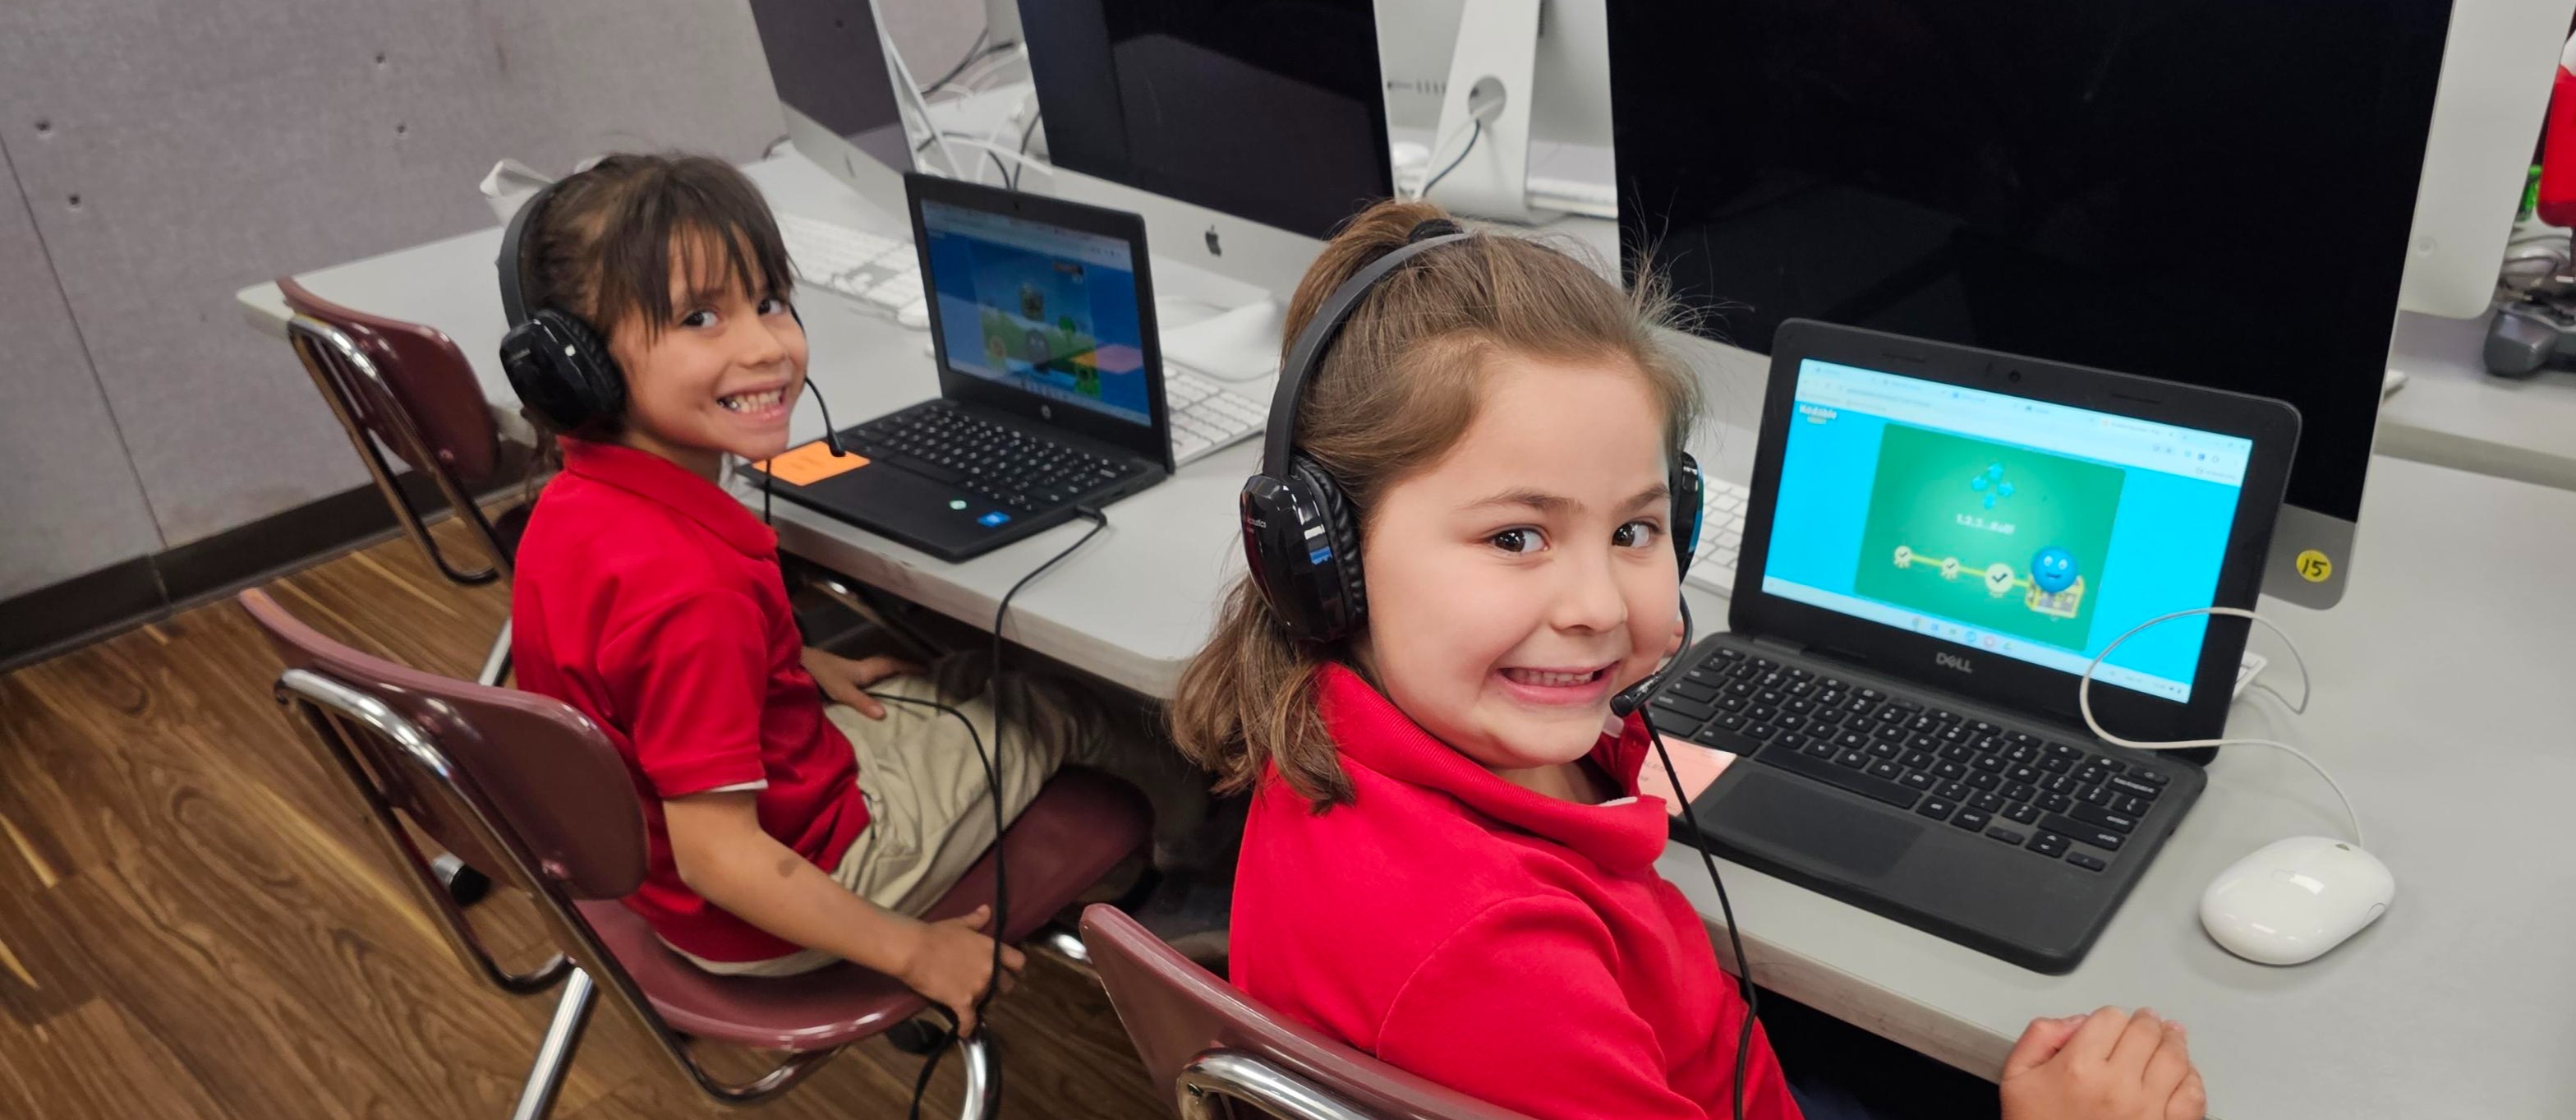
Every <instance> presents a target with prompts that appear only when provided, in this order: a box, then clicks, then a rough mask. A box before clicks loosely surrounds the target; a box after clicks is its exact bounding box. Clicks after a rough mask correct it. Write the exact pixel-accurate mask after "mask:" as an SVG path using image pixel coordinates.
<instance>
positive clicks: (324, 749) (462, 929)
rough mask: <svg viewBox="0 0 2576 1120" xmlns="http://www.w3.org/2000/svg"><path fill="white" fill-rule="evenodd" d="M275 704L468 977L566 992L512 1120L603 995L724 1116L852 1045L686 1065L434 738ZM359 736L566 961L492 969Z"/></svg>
mask: <svg viewBox="0 0 2576 1120" xmlns="http://www.w3.org/2000/svg"><path fill="white" fill-rule="evenodd" d="M276 696H277V700H278V703H279V704H281V705H283V706H286V707H290V708H294V709H297V710H298V711H299V712H300V713H301V714H302V715H303V716H304V718H305V720H306V722H307V723H309V724H310V725H311V726H312V728H313V731H314V740H315V743H316V746H315V747H314V750H315V751H316V753H317V754H319V755H320V756H322V759H323V766H324V768H325V769H331V770H337V771H339V772H340V773H342V774H344V775H346V776H347V777H348V779H349V786H348V788H349V789H350V790H351V791H353V793H354V794H355V796H356V797H357V799H358V800H359V801H360V802H361V803H362V804H363V808H364V809H365V811H366V815H367V816H368V818H369V819H370V820H372V821H373V822H374V823H375V825H376V831H377V833H378V835H379V836H380V837H381V838H382V839H384V840H385V842H386V844H387V846H388V847H389V848H390V849H391V851H392V853H393V855H394V856H395V859H396V862H398V863H400V864H402V865H403V867H404V868H405V870H406V872H407V874H405V875H404V876H403V877H404V878H405V879H406V880H407V881H409V882H410V883H411V884H412V886H413V887H414V888H416V889H417V890H418V891H419V893H420V894H421V896H422V901H423V902H425V903H426V904H427V905H428V907H429V909H430V911H431V912H432V913H434V914H436V915H438V916H439V918H440V919H441V920H440V922H439V926H440V929H441V932H442V933H444V934H445V935H446V937H447V940H448V943H449V945H450V947H451V948H453V949H454V950H455V951H456V953H457V955H458V956H459V957H460V958H462V959H463V960H464V961H465V963H466V964H467V966H468V967H470V968H472V969H473V970H475V971H477V972H479V973H481V974H482V975H483V977H484V978H485V979H486V980H489V981H491V982H492V983H493V984H494V985H495V986H496V987H499V988H500V989H501V990H503V991H505V992H509V993H511V994H514V995H533V994H536V993H539V992H543V991H545V990H547V989H548V988H551V987H553V986H554V985H555V984H556V983H557V982H558V981H561V982H563V985H564V990H563V994H562V996H561V997H559V998H558V1000H557V1002H556V1004H555V1014H554V1018H553V1020H552V1022H551V1023H550V1024H549V1025H548V1026H547V1028H546V1033H545V1037H544V1039H543V1041H542V1042H540V1044H539V1045H538V1047H537V1053H536V1058H535V1060H534V1063H533V1064H532V1065H531V1067H530V1069H529V1071H528V1079H527V1083H526V1085H525V1086H524V1087H523V1088H522V1090H521V1092H520V1097H519V1101H518V1104H517V1106H516V1108H515V1109H514V1110H513V1111H512V1112H511V1117H512V1120H542V1118H543V1117H545V1116H546V1115H547V1113H548V1112H550V1111H551V1110H552V1109H553V1107H554V1101H555V1096H556V1094H557V1093H558V1092H559V1091H560V1090H561V1089H562V1087H563V1079H564V1075H565V1073H566V1072H567V1071H568V1070H569V1069H570V1068H571V1065H572V1057H573V1053H574V1051H575V1050H576V1049H577V1048H578V1047H579V1045H580V1043H581V1036H582V1033H583V1031H584V1030H585V1028H586V1027H587V1026H588V1025H589V1021H590V1013H591V1011H592V1010H593V1009H594V1007H595V1006H596V1004H597V1002H598V997H599V989H600V988H601V987H602V986H605V987H606V988H607V990H608V992H609V993H610V995H611V996H612V997H613V998H614V1001H615V1002H617V1003H618V1004H620V1005H623V1006H624V1007H625V1008H626V1009H627V1010H628V1011H629V1012H630V1013H631V1014H633V1016H634V1018H635V1021H636V1022H637V1023H638V1024H640V1025H641V1026H642V1027H643V1028H644V1030H645V1033H646V1034H647V1035H649V1036H650V1037H652V1039H653V1040H654V1042H655V1043H656V1044H658V1046H659V1049H660V1050H661V1052H662V1054H663V1055H664V1056H665V1057H666V1058H668V1059H669V1060H670V1062H671V1064H672V1065H673V1066H675V1067H677V1068H678V1069H679V1071H680V1072H681V1073H683V1074H684V1075H686V1076H687V1077H688V1079H689V1080H690V1082H691V1083H693V1084H695V1085H696V1086H697V1087H698V1089H699V1091H701V1092H703V1093H705V1094H706V1095H707V1096H709V1097H711V1098H714V1099H715V1100H718V1101H721V1102H724V1103H726V1104H733V1105H745V1104H754V1103H758V1102H761V1101H764V1100H767V1099H768V1098H770V1097H773V1096H775V1095H777V1094H779V1093H781V1092H784V1091H786V1090H787V1089H788V1088H790V1087H792V1086H794V1085H795V1084H796V1083H798V1082H800V1081H803V1080H804V1079H805V1078H806V1077H807V1076H809V1075H811V1074H812V1073H813V1072H814V1070H815V1069H816V1068H817V1067H819V1066H821V1065H822V1063H823V1062H824V1060H826V1059H828V1058H830V1057H832V1056H833V1055H835V1054H837V1053H839V1052H840V1051H841V1050H842V1049H843V1048H844V1047H846V1046H847V1045H848V1043H843V1044H842V1045H841V1046H834V1047H831V1048H828V1049H823V1050H812V1051H806V1052H803V1053H798V1054H794V1055H792V1056H790V1057H788V1058H787V1059H786V1060H785V1061H783V1062H781V1063H779V1064H778V1065H777V1066H776V1067H774V1068H772V1069H771V1070H770V1071H769V1072H767V1073H764V1074H762V1075H760V1076H758V1077H755V1078H753V1079H751V1080H749V1081H744V1082H738V1083H731V1082H725V1081H722V1080H719V1079H717V1078H716V1077H714V1076H713V1075H711V1074H709V1073H708V1072H707V1071H706V1069H705V1067H703V1066H701V1065H699V1064H698V1062H697V1059H696V1058H695V1057H693V1056H692V1055H691V1054H690V1053H689V1048H688V1044H689V1039H688V1037H687V1036H684V1035H682V1034H680V1033H679V1032H677V1031H675V1030H673V1029H672V1028H671V1026H670V1025H669V1024H668V1023H667V1022H665V1021H664V1020H663V1019H662V1017H661V1015H659V1014H658V1013H656V1012H654V1011H653V1010H652V1001H651V999H650V997H648V996H647V995H646V994H645V993H644V992H643V991H642V989H640V988H638V987H637V986H636V984H635V981H634V978H633V977H632V976H630V975H629V974H628V973H627V971H626V969H625V968H624V967H623V966H622V965H620V964H619V963H618V961H617V958H616V955H615V954H614V953H613V952H611V951H610V950H609V949H608V947H607V945H606V944H605V943H603V942H602V941H601V940H600V938H599V935H598V934H597V933H596V932H595V931H593V930H592V928H591V926H590V923H589V922H588V921H586V920H584V919H583V918H582V917H581V915H580V913H579V912H578V911H577V910H576V909H575V907H574V905H573V900H572V898H571V897H570V896H569V895H567V894H565V893H564V890H563V888H562V887H561V885H560V884H559V883H558V881H557V879H556V877H554V876H553V875H550V874H548V873H547V872H546V869H544V868H542V867H539V866H534V865H532V864H531V863H530V854H529V851H528V849H527V848H526V847H525V846H524V845H523V844H521V843H519V842H518V837H517V836H516V834H515V831H514V830H512V829H511V828H510V827H509V826H508V825H507V824H506V823H505V819H504V818H503V817H502V815H501V814H500V813H498V812H497V811H496V810H494V809H493V807H492V802H491V801H490V800H489V799H488V798H487V797H486V796H485V795H484V794H483V792H482V791H481V790H480V789H479V788H477V787H476V785H475V784H474V780H473V778H472V776H471V775H468V774H466V773H463V772H461V771H459V770H457V769H456V768H455V766H453V765H452V764H451V763H450V762H449V760H448V758H447V755H446V754H445V752H443V751H441V750H439V748H438V744H437V741H436V739H435V738H434V737H433V736H432V735H431V734H430V733H429V732H428V731H427V730H426V729H424V728H422V727H421V726H420V725H419V724H418V723H416V722H414V721H412V720H411V719H409V718H407V717H405V716H404V715H403V714H402V713H400V712H397V711H395V710H394V709H393V708H392V707H391V706H389V705H387V704H386V703H384V702H383V701H381V700H379V699H377V698H376V697H374V696H371V695H368V694H367V693H366V692H365V691H364V690H362V689H358V688H355V687H352V686H350V685H349V684H347V683H345V682H342V681H340V680H337V679H335V678H333V677H331V676H329V675H327V674H324V673H320V672H317V671H314V670H311V669H302V668H297V669H289V670H287V671H286V672H285V673H283V674H282V675H280V676H279V677H278V680H277V686H276ZM353 734H372V735H375V736H377V737H379V738H381V739H382V740H383V741H384V742H387V743H390V744H392V745H393V746H394V747H395V748H396V750H395V755H396V756H397V757H398V758H399V759H400V760H401V761H403V762H405V763H407V764H408V765H409V769H410V773H409V774H408V775H406V777H408V778H411V779H415V780H414V781H412V782H410V783H408V785H409V788H412V789H414V790H417V791H419V792H420V793H422V794H423V795H425V796H427V797H430V798H432V799H434V800H435V801H436V802H437V809H438V811H439V814H440V816H442V817H443V818H445V819H448V820H452V821H456V822H459V823H461V824H462V825H463V827H464V828H465V829H466V830H467V832H468V833H470V834H471V835H472V837H473V839H474V841H475V843H476V844H478V845H480V846H481V847H482V849H483V850H484V851H486V852H491V853H494V858H496V859H499V860H501V861H502V862H503V863H504V864H505V866H503V867H500V868H495V869H493V870H496V871H498V872H500V873H501V874H502V875H503V876H505V877H506V878H507V879H508V880H509V881H510V882H511V883H512V884H513V885H515V886H517V887H518V888H519V889H520V890H522V891H525V892H527V894H528V895H529V897H530V898H532V899H534V900H535V902H536V903H537V910H538V912H539V914H540V915H541V916H542V918H543V919H544V921H545V924H546V926H547V927H548V930H549V932H550V933H552V935H553V938H554V941H555V944H556V945H557V946H559V947H560V948H561V951H560V952H558V953H557V954H556V955H555V956H554V957H553V958H552V959H550V960H548V961H546V962H545V963H543V964H541V965H538V966H537V967H536V968H534V969H531V970H529V971H527V972H511V971H509V970H508V969H506V968H504V967H502V965H501V964H500V963H499V962H498V961H497V960H495V959H494V958H493V956H492V954H491V952H490V950H489V949H488V948H486V947H485V946H484V944H483V941H482V939H481V937H480V936H478V935H477V934H476V933H475V932H474V928H473V926H472V924H471V923H469V922H468V921H467V920H466V918H465V912H464V910H463V908H462V907H460V906H458V905H457V903H456V902H455V900H454V899H452V898H450V897H449V896H448V893H447V890H446V889H445V888H444V887H443V886H441V885H440V883H439V879H438V876H437V874H436V872H435V871H433V870H432V868H431V863H430V859H429V858H428V857H426V856H424V855H423V853H422V852H421V850H420V848H419V846H418V845H416V844H415V843H413V841H412V839H411V836H410V834H409V833H408V832H406V831H405V830H404V828H403V827H402V823H401V819H400V817H399V816H398V815H397V814H398V813H399V810H398V809H397V808H396V807H395V805H394V804H393V803H392V802H391V801H390V800H389V799H388V798H387V797H386V795H385V792H384V787H383V786H382V785H380V784H379V783H378V782H377V780H376V777H375V775H373V774H371V773H370V772H369V770H368V768H367V764H366V762H365V761H364V760H365V759H366V758H367V757H368V755H367V752H365V751H363V750H361V749H359V748H358V747H357V745H356V744H355V743H354V742H353V741H352V740H351V738H350V736H352V735H353ZM960 1049H961V1051H962V1054H963V1057H964V1065H965V1077H966V1092H965V1105H964V1108H963V1109H962V1111H961V1117H962V1118H963V1120H985V1118H987V1117H990V1116H991V1115H993V1112H994V1109H995V1107H996V1106H997V1105H998V1103H999V1100H998V1085H997V1083H996V1081H995V1079H994V1076H993V1067H992V1058H991V1054H990V1052H989V1050H988V1049H987V1044H986V1041H985V1040H984V1039H983V1038H982V1037H981V1036H980V1035H979V1036H978V1037H977V1038H975V1039H972V1040H968V1041H966V1042H963V1043H961V1046H960Z"/></svg>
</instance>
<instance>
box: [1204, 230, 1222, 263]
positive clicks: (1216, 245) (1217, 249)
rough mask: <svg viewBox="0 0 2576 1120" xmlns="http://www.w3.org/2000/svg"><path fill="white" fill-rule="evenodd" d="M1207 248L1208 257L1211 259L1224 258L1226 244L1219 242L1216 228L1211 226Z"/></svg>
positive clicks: (1208, 232)
mask: <svg viewBox="0 0 2576 1120" xmlns="http://www.w3.org/2000/svg"><path fill="white" fill-rule="evenodd" d="M1207 247H1208V255H1209V256H1211V257H1222V256H1224V255H1225V243H1224V242H1222V241H1219V240H1217V236H1216V227H1215V226H1209V227H1208V228H1207Z"/></svg>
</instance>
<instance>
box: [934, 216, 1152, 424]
mask: <svg viewBox="0 0 2576 1120" xmlns="http://www.w3.org/2000/svg"><path fill="white" fill-rule="evenodd" d="M921 224H922V228H923V230H924V231H925V233H926V234H927V236H928V239H929V246H930V251H929V260H930V276H929V282H930V289H931V292H932V295H933V297H934V298H935V299H936V301H937V306H936V311H937V315H938V318H937V326H938V329H939V334H940V339H941V341H943V342H945V343H946V344H947V349H948V365H949V367H950V368H952V369H955V370H957V371H958V372H960V373H966V374H972V375H974V376H976V377H981V378H985V379H987V380H991V381H998V382H1002V383H1005V384H1008V385H1012V386H1014V387H1016V388H1019V389H1023V390H1026V391H1028V392H1031V393H1035V394H1037V395H1039V396H1042V397H1047V398H1050V399H1053V400H1058V401H1064V402H1067V403H1070V404H1074V405H1079V406H1081V407H1083V408H1087V409H1090V410H1092V411H1094V412H1100V413H1106V414H1108V415H1110V416H1115V417H1117V418H1119V419H1121V420H1125V421H1127V422H1129V423H1131V424H1144V425H1150V424H1152V423H1153V422H1154V413H1153V402H1152V400H1151V399H1150V393H1151V386H1150V385H1149V384H1148V382H1147V379H1146V374H1145V350H1144V344H1143V339H1142V331H1141V329H1140V327H1139V325H1138V322H1137V314H1136V265H1135V261H1134V258H1133V254H1132V253H1131V252H1130V251H1129V248H1128V244H1127V242H1126V241H1125V240H1123V239H1120V238H1115V237H1103V236H1100V235H1098V234H1092V233H1084V232H1081V231H1078V230H1069V229H1065V228H1063V227H1061V226H1054V225H1048V224H1045V223H1042V222H1032V221H1029V220H1027V219H1023V218H1015V217H1012V216H1010V215H1007V214H995V213H991V212H988V211H983V210H970V209H966V208H964V207H959V206H950V205H947V204H945V203H938V202H924V203H922V205H921Z"/></svg>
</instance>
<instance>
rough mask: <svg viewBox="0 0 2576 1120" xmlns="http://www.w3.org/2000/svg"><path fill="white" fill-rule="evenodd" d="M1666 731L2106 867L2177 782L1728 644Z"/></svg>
mask: <svg viewBox="0 0 2576 1120" xmlns="http://www.w3.org/2000/svg"><path fill="white" fill-rule="evenodd" d="M1653 709H1654V712H1653V714H1654V720H1655V726H1656V728H1657V729H1659V730H1661V731H1662V732H1663V733H1664V734H1667V735H1674V736H1680V737H1685V738H1689V739H1692V740H1694V741H1697V742H1700V743H1705V744H1707V745H1709V746H1712V747H1716V748H1719V749H1721V750H1726V751H1732V752H1735V753H1738V754H1750V755H1752V757H1753V759H1754V761H1756V762H1761V763H1765V764H1768V765H1770V766H1774V767H1777V768H1779V769H1781V770H1786V771H1789V772H1791V773H1794V774H1800V775H1804V776H1805V777H1808V778H1811V779H1813V780H1815V781H1819V782H1823V783H1824V784H1826V785H1829V786H1833V787H1835V788H1837V789H1842V790H1848V791H1850V792H1852V793H1857V794H1860V795H1861V796H1863V797H1867V798H1870V799H1871V800H1874V801H1878V802H1881V803H1884V804H1887V805H1890V806H1893V807H1895V808H1898V809H1902V810H1906V811H1908V812H1912V813H1915V814H1917V815H1919V816H1923V817H1928V818H1930V819H1932V820H1936V821H1942V822H1944V823H1947V824H1949V825H1951V826H1953V827H1956V828H1960V829H1964V830H1967V831H1969V832H1975V833H1980V834H1983V835H1984V836H1986V837H1988V838H1991V839H1993V840H1995V841H1996V842H1998V843H2002V844H2006V845H2010V846H2012V847H2015V848H2019V849H2022V850H2024V851H2026V852H2029V853H2031V854H2032V855H2034V856H2037V857H2041V858H2046V859H2050V860H2063V861H2064V862H2066V863H2070V864H2073V865H2074V866H2076V867H2080V868H2083V869H2084V870H2086V871H2096V872H2098V871H2101V870H2103V869H2105V868H2107V867H2109V866H2110V864H2111V862H2112V861H2113V860H2115V859H2117V858H2119V853H2120V850H2121V848H2122V846H2123V845H2125V844H2127V843H2128V842H2129V839H2130V837H2131V836H2132V835H2134V834H2135V832H2136V830H2137V829H2138V826H2139V824H2140V822H2142V821H2144V820H2145V819H2146V815H2147V812H2148V811H2149V810H2150V809H2151V808H2152V807H2153V806H2154V804H2155V800H2156V798H2157V797H2159V796H2161V795H2162V794H2163V793H2164V791H2165V787H2166V786H2167V784H2169V783H2170V782H2171V781H2172V778H2171V777H2170V776H2169V775H2167V774H2165V773H2163V772H2161V771H2158V770H2156V769H2154V768H2152V767H2148V766H2138V765H2132V764H2129V763H2126V762H2123V761H2121V760H2120V759H2116V758H2110V757H2107V756H2105V755H2103V754H2100V753H2098V752H2095V751H2091V750H2087V749H2085V748H2083V747H2080V746H2077V745H2074V744H2071V743H2065V742H2060V741H2056V740H2053V739H2050V738H2047V737H2045V736H2041V735H2033V734H2029V733H2027V732H2024V731H2019V730H2015V729H2012V728H2008V727H2001V726H1997V725H1995V724H1992V723H1987V722H1985V721H1982V720H1975V719H1969V718H1967V717H1964V716H1960V715H1958V714H1956V713H1953V712H1949V711H1945V710H1943V709H1941V708H1940V707H1939V706H1937V705H1930V704H1925V703H1922V702H1919V701H1915V700H1909V699H1904V698H1901V697H1897V696H1891V695H1888V694H1887V693H1885V692H1883V691H1881V690H1879V689H1876V688H1869V687H1864V686H1861V685H1857V684H1853V683H1851V682H1847V681H1844V680H1842V679H1840V678H1837V677H1834V676H1830V675H1827V674H1824V673H1819V672H1816V671H1813V670H1809V669H1804V668H1800V667H1797V666H1793V665H1784V664H1781V663H1780V662H1777V661H1774V660H1772V659H1770V658H1766V657H1761V656H1758V655H1755V654H1750V653H1746V652H1744V651H1743V650H1738V649H1730V648H1726V647H1719V648H1718V649H1717V650H1716V651H1715V652H1714V653H1712V654H1710V655H1709V656H1708V657H1707V658H1706V659H1705V660H1704V661H1702V662H1701V663H1700V664H1699V665H1697V666H1695V667H1693V668H1692V669H1691V670H1690V671H1689V672H1688V673H1686V674H1684V675H1683V676H1682V677H1681V678H1680V679H1677V680H1675V681H1673V683H1672V684H1671V685H1669V686H1667V687H1666V688H1665V689H1664V690H1663V692H1661V693H1660V694H1658V695H1657V696H1656V697H1655V701H1654V704H1653Z"/></svg>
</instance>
